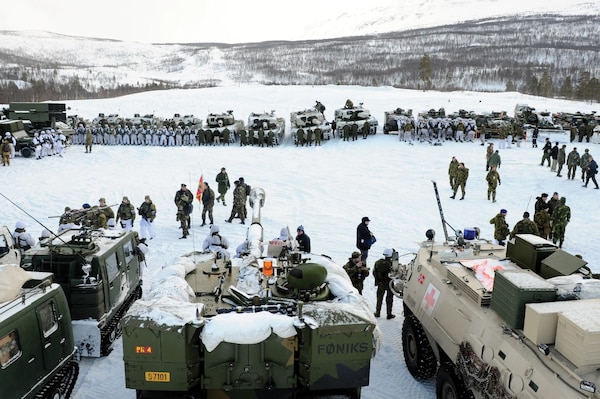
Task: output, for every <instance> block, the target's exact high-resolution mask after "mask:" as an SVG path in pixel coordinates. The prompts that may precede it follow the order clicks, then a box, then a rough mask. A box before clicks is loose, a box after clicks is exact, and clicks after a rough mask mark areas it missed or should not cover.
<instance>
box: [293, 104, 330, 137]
mask: <svg viewBox="0 0 600 399" xmlns="http://www.w3.org/2000/svg"><path fill="white" fill-rule="evenodd" d="M324 111H325V106H324V105H323V104H321V102H319V101H317V103H316V105H315V106H314V107H312V108H308V109H305V110H302V111H294V112H291V113H290V127H291V134H292V138H293V139H294V143H296V144H297V142H298V130H299V129H302V130H303V131H304V132H305V131H306V130H307V129H312V130H314V129H316V128H317V127H318V128H319V129H321V136H322V138H323V140H329V139H330V138H331V137H332V136H333V131H332V129H331V123H329V121H327V119H326V118H325V115H324V114H323V112H324Z"/></svg>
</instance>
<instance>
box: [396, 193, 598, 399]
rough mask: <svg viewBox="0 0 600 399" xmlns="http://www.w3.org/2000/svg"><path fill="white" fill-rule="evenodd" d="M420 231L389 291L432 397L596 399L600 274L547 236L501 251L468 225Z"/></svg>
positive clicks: (411, 363) (411, 361)
mask: <svg viewBox="0 0 600 399" xmlns="http://www.w3.org/2000/svg"><path fill="white" fill-rule="evenodd" d="M434 188H435V192H436V196H437V200H438V207H439V212H440V215H441V219H442V225H443V228H444V234H445V239H444V240H437V241H436V238H435V231H434V230H433V229H428V230H427V231H426V234H425V236H426V238H427V240H426V241H423V242H422V243H421V244H420V246H419V248H418V249H417V251H416V253H412V254H406V256H401V257H400V258H401V259H405V261H403V262H401V263H400V264H399V266H398V268H397V269H396V270H395V271H394V273H393V278H392V282H391V283H390V287H391V289H392V290H393V291H394V292H395V294H396V295H397V296H399V297H401V298H402V299H403V308H404V316H405V318H404V322H403V325H402V349H403V351H404V359H405V362H406V367H407V369H408V371H409V372H410V374H411V375H412V376H413V377H414V378H415V379H417V380H428V379H430V378H433V377H435V379H436V395H437V398H438V399H450V398H475V399H482V398H489V399H491V398H599V397H600V391H599V390H598V387H599V384H600V371H598V370H600V368H599V366H600V356H599V355H598V353H600V341H599V340H597V338H596V337H598V335H599V334H600V322H599V320H600V289H599V288H600V280H598V279H597V278H596V277H597V276H595V275H594V274H593V273H592V272H591V270H590V269H589V267H588V266H587V262H586V261H585V260H583V259H581V258H580V257H578V256H575V255H572V254H570V253H568V252H566V251H563V250H562V249H560V248H558V247H557V246H556V245H555V244H553V243H552V242H550V241H547V240H546V239H544V238H541V237H538V236H536V235H532V234H516V235H515V236H514V238H511V239H510V240H509V241H508V242H507V245H506V247H504V246H501V245H498V244H496V243H494V242H493V241H490V240H486V239H483V238H481V237H480V236H479V229H478V228H475V227H465V228H464V229H463V230H454V229H453V230H454V233H455V234H454V237H449V236H448V233H447V228H446V226H447V225H448V226H449V224H448V223H447V222H446V221H445V219H444V216H443V212H442V207H441V202H440V200H439V194H438V192H437V186H436V184H435V182H434Z"/></svg>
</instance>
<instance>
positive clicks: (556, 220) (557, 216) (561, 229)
mask: <svg viewBox="0 0 600 399" xmlns="http://www.w3.org/2000/svg"><path fill="white" fill-rule="evenodd" d="M566 202H567V199H566V198H565V197H562V198H561V199H560V201H559V203H558V206H557V207H556V208H555V209H554V211H553V212H552V242H553V243H554V244H556V242H557V241H558V242H559V244H558V247H559V248H562V245H563V242H564V241H565V230H566V228H567V224H568V223H569V222H570V221H571V208H569V207H568V206H567V205H566Z"/></svg>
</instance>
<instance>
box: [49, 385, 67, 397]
mask: <svg viewBox="0 0 600 399" xmlns="http://www.w3.org/2000/svg"><path fill="white" fill-rule="evenodd" d="M48 398H50V399H64V398H65V395H63V393H62V390H61V389H60V388H58V387H56V388H54V389H53V390H52V391H51V392H50V393H49V395H48Z"/></svg>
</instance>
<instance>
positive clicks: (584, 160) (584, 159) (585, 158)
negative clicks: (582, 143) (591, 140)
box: [579, 148, 591, 182]
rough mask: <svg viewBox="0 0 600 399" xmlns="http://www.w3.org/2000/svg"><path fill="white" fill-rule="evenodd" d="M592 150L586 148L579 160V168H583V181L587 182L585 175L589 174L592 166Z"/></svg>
mask: <svg viewBox="0 0 600 399" xmlns="http://www.w3.org/2000/svg"><path fill="white" fill-rule="evenodd" d="M590 157H591V155H590V150H589V149H588V148H586V149H585V150H584V152H583V155H581V158H579V166H580V167H581V181H582V182H585V174H586V173H587V170H588V167H589V166H590Z"/></svg>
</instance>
